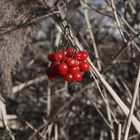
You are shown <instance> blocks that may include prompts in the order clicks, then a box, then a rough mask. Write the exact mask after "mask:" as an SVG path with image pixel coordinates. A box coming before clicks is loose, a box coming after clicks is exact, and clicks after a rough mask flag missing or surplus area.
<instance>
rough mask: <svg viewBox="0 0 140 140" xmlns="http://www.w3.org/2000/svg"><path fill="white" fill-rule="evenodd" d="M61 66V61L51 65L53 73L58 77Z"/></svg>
mask: <svg viewBox="0 0 140 140" xmlns="http://www.w3.org/2000/svg"><path fill="white" fill-rule="evenodd" d="M59 64H60V61H54V62H52V64H51V65H50V69H51V72H52V73H53V74H54V75H56V76H57V75H58V65H59Z"/></svg>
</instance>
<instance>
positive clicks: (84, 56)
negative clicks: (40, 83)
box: [74, 51, 88, 61]
mask: <svg viewBox="0 0 140 140" xmlns="http://www.w3.org/2000/svg"><path fill="white" fill-rule="evenodd" d="M87 57H88V53H87V52H86V51H79V52H77V53H76V54H75V56H74V58H76V59H77V60H81V61H84V60H86V59H87Z"/></svg>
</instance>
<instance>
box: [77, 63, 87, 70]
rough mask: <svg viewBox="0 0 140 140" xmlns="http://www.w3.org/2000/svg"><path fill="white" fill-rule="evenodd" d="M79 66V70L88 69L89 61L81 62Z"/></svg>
mask: <svg viewBox="0 0 140 140" xmlns="http://www.w3.org/2000/svg"><path fill="white" fill-rule="evenodd" d="M79 67H80V70H81V71H88V70H89V63H88V62H81V63H80V65H79Z"/></svg>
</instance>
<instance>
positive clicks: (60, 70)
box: [58, 63, 68, 75]
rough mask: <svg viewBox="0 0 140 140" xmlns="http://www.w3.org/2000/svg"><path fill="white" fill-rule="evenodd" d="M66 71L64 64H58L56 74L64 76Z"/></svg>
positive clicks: (66, 67)
mask: <svg viewBox="0 0 140 140" xmlns="http://www.w3.org/2000/svg"><path fill="white" fill-rule="evenodd" d="M67 71H68V65H67V64H66V63H60V64H59V65H58V73H59V74H60V75H66V74H67Z"/></svg>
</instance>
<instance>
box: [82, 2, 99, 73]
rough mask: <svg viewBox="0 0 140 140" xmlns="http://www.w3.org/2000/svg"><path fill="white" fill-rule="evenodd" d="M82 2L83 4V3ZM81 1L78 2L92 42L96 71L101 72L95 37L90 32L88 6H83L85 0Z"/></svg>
mask: <svg viewBox="0 0 140 140" xmlns="http://www.w3.org/2000/svg"><path fill="white" fill-rule="evenodd" d="M83 1H84V2H83ZM83 1H80V2H81V5H82V7H83V12H84V16H85V20H86V23H87V27H88V29H89V30H88V31H89V34H90V37H91V40H92V45H93V48H94V51H95V55H96V58H97V66H98V70H99V71H101V63H100V60H99V59H100V58H99V53H98V49H97V45H96V41H95V37H94V34H93V32H92V30H91V28H92V27H91V23H90V20H89V13H88V6H87V5H86V4H85V2H86V0H83Z"/></svg>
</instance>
